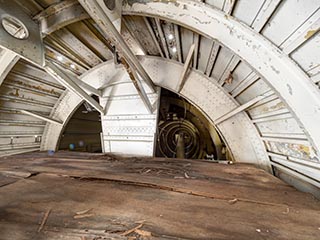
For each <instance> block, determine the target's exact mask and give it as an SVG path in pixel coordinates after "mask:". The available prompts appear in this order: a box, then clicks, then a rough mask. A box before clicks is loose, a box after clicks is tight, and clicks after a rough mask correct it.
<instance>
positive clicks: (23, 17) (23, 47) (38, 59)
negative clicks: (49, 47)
mask: <svg viewBox="0 0 320 240" xmlns="http://www.w3.org/2000/svg"><path fill="white" fill-rule="evenodd" d="M0 16H1V21H2V24H0V45H1V46H2V47H4V48H6V49H9V50H11V51H13V52H15V53H16V54H17V55H19V56H21V57H23V58H25V59H26V60H28V61H31V62H34V63H36V64H38V65H40V66H42V65H44V51H43V44H42V38H41V36H40V31H39V26H38V24H36V23H35V22H34V21H33V20H32V19H31V17H30V16H28V15H27V14H26V13H25V11H24V10H23V8H22V7H21V6H20V5H19V4H17V3H16V2H15V1H2V2H1V8H0ZM8 17H14V18H15V19H16V20H15V21H16V22H17V23H19V24H20V25H21V26H20V29H19V31H20V30H21V29H22V28H24V29H25V30H26V31H27V32H26V33H25V34H26V36H25V37H24V38H23V39H19V38H17V37H15V36H12V35H11V34H10V33H8V31H7V30H6V29H5V28H4V26H5V25H4V24H3V19H5V18H8Z"/></svg>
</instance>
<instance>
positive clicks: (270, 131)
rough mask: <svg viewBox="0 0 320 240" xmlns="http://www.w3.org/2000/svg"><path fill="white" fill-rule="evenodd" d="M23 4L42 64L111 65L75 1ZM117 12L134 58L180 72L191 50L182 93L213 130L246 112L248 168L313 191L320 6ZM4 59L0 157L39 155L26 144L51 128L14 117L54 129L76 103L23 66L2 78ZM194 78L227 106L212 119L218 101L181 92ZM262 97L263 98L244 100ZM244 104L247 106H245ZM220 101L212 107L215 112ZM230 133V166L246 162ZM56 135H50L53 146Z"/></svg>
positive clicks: (138, 4) (130, 2)
mask: <svg viewBox="0 0 320 240" xmlns="http://www.w3.org/2000/svg"><path fill="white" fill-rule="evenodd" d="M26 2H27V3H26V4H24V5H23V6H22V7H23V9H24V10H25V11H26V12H27V13H28V14H29V16H30V17H32V18H33V19H35V21H39V22H40V23H41V31H42V34H43V39H44V46H45V52H46V59H47V60H48V61H51V62H52V63H55V64H57V65H59V66H62V67H63V68H65V69H68V70H69V71H70V73H73V74H74V77H76V76H81V75H83V74H85V73H86V72H87V71H88V70H90V69H92V68H94V67H97V66H99V67H101V66H103V65H104V62H107V61H109V60H113V59H114V57H113V53H114V51H115V48H114V46H113V43H112V40H110V39H109V37H108V35H106V34H105V33H104V32H103V30H102V29H101V27H99V22H97V21H94V20H97V19H95V17H93V18H94V19H91V18H90V12H89V13H87V12H86V11H85V10H84V9H83V8H82V7H81V5H80V4H79V2H78V1H75V0H67V1H50V0H28V1H26ZM80 2H82V4H83V2H86V1H80ZM98 2H99V3H100V4H103V1H98ZM87 3H88V4H90V3H89V1H87ZM121 10H122V28H121V35H122V37H123V39H124V40H125V42H126V43H127V44H128V45H129V47H130V49H131V50H132V52H133V53H134V54H135V55H150V56H157V57H162V58H163V60H161V61H160V60H159V61H160V62H162V61H165V62H166V64H171V65H170V68H171V67H173V68H174V66H176V64H177V63H174V61H177V62H179V63H180V65H179V66H181V67H182V66H183V64H186V62H188V53H189V52H190V48H191V46H194V53H193V56H192V59H191V60H192V62H191V67H192V68H193V70H194V71H195V73H192V74H190V75H189V76H188V77H187V78H186V83H185V88H184V90H183V91H184V92H183V91H182V92H181V93H182V94H183V95H184V96H185V97H186V98H188V99H189V100H191V101H192V102H193V103H194V104H196V105H197V106H198V107H199V108H201V110H202V111H203V112H204V113H205V114H206V115H207V116H209V118H210V120H211V121H212V122H215V120H217V119H219V117H224V115H225V114H226V113H227V112H226V109H228V110H230V111H232V110H234V111H237V110H239V112H240V110H244V111H242V112H241V113H240V114H238V115H236V117H237V118H241V117H240V116H243V115H244V116H243V117H242V118H243V119H246V120H245V121H248V123H246V127H245V128H243V129H247V130H245V134H247V135H248V136H247V137H248V138H247V139H248V141H249V142H250V141H251V142H250V143H247V142H246V141H243V142H241V144H244V145H247V146H248V144H250V145H251V146H253V149H252V151H253V152H261V154H258V155H256V156H255V157H249V156H250V154H249V152H250V151H247V153H248V155H247V156H248V159H247V160H248V161H249V160H250V161H251V160H252V159H255V160H253V161H256V163H258V162H259V161H262V162H265V160H266V161H267V162H268V164H271V165H272V166H274V167H277V168H279V169H282V170H283V171H286V172H288V173H290V174H291V175H294V176H296V177H299V178H300V179H303V180H305V181H308V182H309V183H311V184H313V185H315V186H319V169H320V163H319V155H318V153H317V152H318V151H319V146H320V130H319V127H318V122H319V121H320V93H319V86H318V85H317V84H319V82H320V54H318V53H320V52H319V50H320V49H319V46H320V44H319V41H320V34H319V22H320V2H319V1H317V0H310V1H308V2H307V3H306V2H304V1H291V0H283V1H280V0H237V1H236V0H233V1H227V0H207V1H191V0H189V1H188V0H185V1H182V0H175V1H147V0H125V1H123V6H122V9H121ZM98 17H101V16H98ZM289 19H290V20H289ZM116 51H117V50H116ZM1 53H2V56H4V54H7V55H8V54H10V52H9V53H8V52H7V51H6V50H2V51H1ZM5 59H6V60H1V69H0V70H2V74H1V76H2V77H3V78H4V77H5V75H6V73H9V74H8V76H7V77H6V79H5V81H4V82H3V84H2V85H1V88H0V94H1V96H0V101H1V102H0V111H1V115H2V117H1V125H0V131H1V138H0V139H1V144H2V145H1V148H2V149H3V150H1V151H2V152H3V154H2V155H6V154H12V153H19V152H23V151H31V150H35V149H39V147H40V143H39V142H36V143H34V136H42V139H44V141H43V142H42V143H41V145H42V146H49V145H50V146H55V144H56V142H55V140H54V141H52V142H50V140H48V139H49V138H48V136H49V135H48V133H49V132H50V131H49V130H48V129H50V126H51V127H52V126H58V125H57V124H56V125H52V124H54V123H47V124H45V123H44V122H41V121H38V120H37V121H35V119H34V118H33V117H32V116H27V115H25V114H21V110H24V109H25V110H33V111H35V112H36V113H41V114H43V115H45V116H47V117H50V118H55V119H56V120H57V121H58V122H61V123H62V125H61V126H60V128H62V126H63V124H65V123H66V121H67V120H68V118H69V117H70V116H69V115H70V113H72V111H73V110H74V109H73V110H72V108H73V107H76V106H77V104H79V103H80V102H81V98H80V97H79V96H76V95H74V94H71V93H70V92H69V91H68V90H65V88H64V87H63V86H61V83H58V82H56V80H54V79H53V78H51V77H50V76H49V75H48V74H47V73H45V72H43V70H41V69H40V68H39V67H35V66H34V65H32V64H30V63H27V62H26V61H24V60H20V61H19V62H18V64H16V65H15V67H14V68H13V69H12V70H11V71H9V70H10V69H11V67H12V66H13V65H14V63H15V62H16V61H17V56H16V55H14V54H13V55H12V57H11V58H7V57H6V58H5ZM146 63H148V61H143V64H142V66H144V67H145V68H146V69H147V70H148V69H149V71H150V69H152V68H151V67H150V66H149V67H148V65H147V64H146ZM177 71H178V70H177ZM180 71H181V70H180ZM147 72H148V71H147ZM178 72H179V71H178ZM148 73H149V75H150V76H153V79H152V78H151V79H152V80H153V81H154V83H155V84H156V85H160V86H162V85H163V86H164V87H168V85H167V83H166V82H163V83H160V82H158V81H157V80H155V79H156V78H155V76H156V75H155V74H153V73H152V72H148ZM158 74H161V73H158ZM195 74H199V76H201V78H203V79H207V80H208V84H213V85H214V86H217V87H218V88H219V89H221V91H223V92H224V94H226V95H225V96H226V97H225V98H227V99H229V98H230V99H231V100H232V101H231V102H230V105H228V107H227V108H220V109H218V108H217V109H216V111H215V112H214V113H210V110H208V109H209V108H208V107H209V106H212V104H213V102H212V101H213V99H216V98H214V97H215V96H214V95H212V93H211V92H210V91H209V92H208V93H207V95H203V94H204V93H197V94H199V95H197V94H196V93H192V92H190V91H189V92H188V91H187V90H188V88H189V89H192V90H193V91H195V90H196V89H195V88H196V87H197V85H194V86H192V82H193V81H196V80H195V79H194V78H192V76H193V77H194V76H195ZM83 76H85V75H83ZM177 76H179V74H178V75H177ZM0 79H1V78H0ZM198 79H199V78H198ZM175 80H177V78H176V79H175ZM90 81H91V82H90ZM0 82H1V81H0ZM85 82H86V83H87V84H88V85H89V86H87V85H86V86H84V85H82V87H83V88H84V89H85V91H86V92H87V93H88V95H90V94H92V93H93V91H95V90H94V89H95V88H97V87H101V86H97V85H96V84H95V81H94V80H86V81H85ZM106 82H107V81H106ZM90 86H91V87H93V88H94V89H92V88H91V89H90ZM188 86H190V87H188ZM169 88H170V87H169ZM17 89H19V90H18V91H17ZM90 90H91V91H90ZM176 91H177V90H176ZM95 94H97V93H95ZM201 94H202V95H203V99H202V100H201V101H200V102H199V103H198V102H196V101H195V100H194V97H196V98H198V99H199V96H200V95H201ZM260 96H264V97H263V98H261V99H258V100H257V101H256V102H252V100H255V99H257V97H260ZM250 101H251V104H249V105H246V104H248V103H250ZM22 103H25V105H23V104H22ZM69 103H70V104H69ZM218 103H219V99H216V100H215V101H214V104H218ZM214 104H213V105H214ZM243 106H245V107H243ZM241 107H243V108H241ZM61 108H63V109H65V110H61ZM57 109H59V111H58V112H57ZM223 109H225V111H223ZM64 111H66V112H64ZM212 114H215V115H214V117H213V115H212ZM229 120H230V119H229ZM229 120H228V121H229ZM228 121H226V122H225V123H224V124H227V122H228ZM217 128H218V129H219V126H218V125H217ZM231 129H232V128H227V129H224V130H225V132H224V134H225V136H224V137H225V138H226V139H229V140H228V141H227V143H228V144H229V147H230V148H231V151H233V153H234V155H235V158H236V160H237V158H238V160H240V161H246V160H245V158H246V155H245V153H243V154H242V155H241V154H240V153H239V154H240V155H239V154H238V153H236V152H237V151H238V150H237V148H238V149H240V148H241V146H242V145H241V144H238V145H237V146H236V147H231V146H235V145H232V144H235V142H236V140H237V136H236V135H233V136H231V135H228V134H229V133H227V132H228V131H231ZM52 133H53V132H52ZM58 133H59V132H55V134H56V136H55V139H57V138H58V137H59V136H58V135H59V134H58ZM22 136H24V137H23V138H22ZM50 136H52V135H50ZM13 137H14V138H13ZM12 139H13V140H12ZM230 139H232V140H230ZM12 141H13V143H14V144H13V145H14V147H12ZM48 141H49V142H48ZM46 144H48V145H46ZM43 149H46V147H44V148H43ZM261 149H262V150H261ZM268 164H267V165H268ZM262 165H263V164H262Z"/></svg>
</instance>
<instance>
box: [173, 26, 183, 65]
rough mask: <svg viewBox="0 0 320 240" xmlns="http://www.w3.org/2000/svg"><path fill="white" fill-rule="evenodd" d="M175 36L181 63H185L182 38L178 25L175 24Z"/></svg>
mask: <svg viewBox="0 0 320 240" xmlns="http://www.w3.org/2000/svg"><path fill="white" fill-rule="evenodd" d="M174 36H175V39H176V46H177V53H178V60H179V62H181V63H182V62H183V59H182V51H181V38H180V29H179V26H178V25H177V24H174Z"/></svg>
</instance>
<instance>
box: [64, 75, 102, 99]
mask: <svg viewBox="0 0 320 240" xmlns="http://www.w3.org/2000/svg"><path fill="white" fill-rule="evenodd" d="M69 76H70V78H72V81H73V82H74V83H76V84H77V85H79V86H80V87H82V88H83V89H84V90H86V91H88V92H89V93H91V94H94V95H96V96H98V97H101V96H102V91H101V90H99V89H96V88H94V87H92V86H90V85H89V84H87V83H85V82H83V81H81V80H80V79H78V78H77V77H76V76H71V75H69Z"/></svg>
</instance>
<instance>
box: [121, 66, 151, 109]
mask: <svg viewBox="0 0 320 240" xmlns="http://www.w3.org/2000/svg"><path fill="white" fill-rule="evenodd" d="M123 64H124V66H125V68H126V70H127V72H128V74H129V77H130V79H131V80H132V83H133V85H134V87H135V88H136V89H137V92H138V94H139V96H140V98H141V100H142V102H143V104H144V105H145V106H146V108H147V110H148V112H149V113H150V114H152V113H153V107H152V104H151V102H150V100H149V98H148V95H147V93H146V91H145V90H144V88H143V86H142V83H141V81H140V79H139V76H138V74H137V73H136V72H135V71H132V70H131V69H130V67H129V65H128V64H127V63H126V62H124V63H123Z"/></svg>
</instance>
